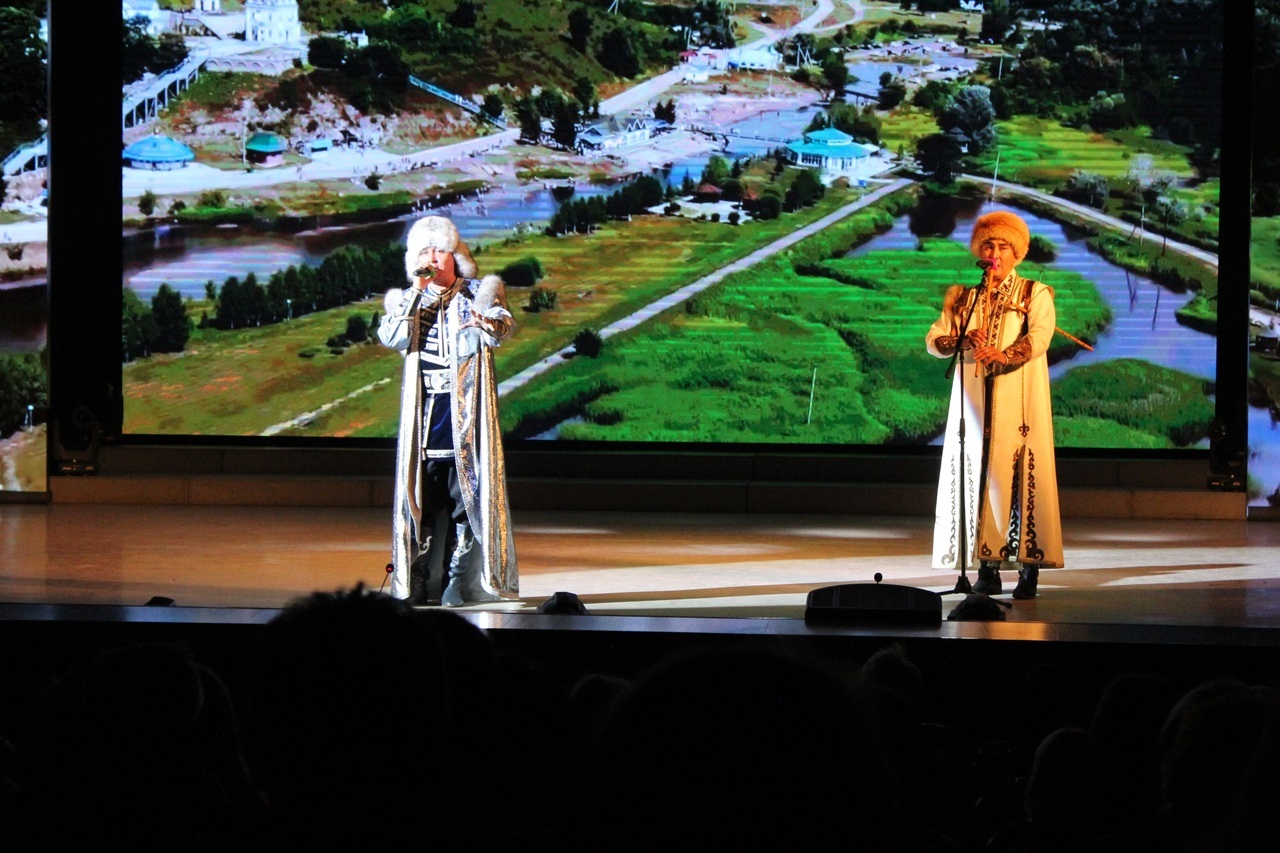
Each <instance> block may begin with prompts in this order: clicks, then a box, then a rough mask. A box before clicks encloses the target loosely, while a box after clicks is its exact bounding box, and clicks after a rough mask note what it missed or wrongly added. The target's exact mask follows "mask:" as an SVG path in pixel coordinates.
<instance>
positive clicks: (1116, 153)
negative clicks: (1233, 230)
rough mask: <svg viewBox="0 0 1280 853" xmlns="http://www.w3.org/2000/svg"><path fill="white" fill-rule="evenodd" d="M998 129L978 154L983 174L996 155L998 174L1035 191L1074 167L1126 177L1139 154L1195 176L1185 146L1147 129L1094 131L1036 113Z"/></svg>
mask: <svg viewBox="0 0 1280 853" xmlns="http://www.w3.org/2000/svg"><path fill="white" fill-rule="evenodd" d="M996 127H997V132H998V134H999V135H998V136H997V144H996V145H993V146H991V147H990V148H989V149H987V150H986V151H984V152H983V153H982V155H981V156H979V157H978V166H979V168H980V170H981V171H982V173H983V174H987V175H990V174H992V173H993V172H994V171H995V168H996V156H997V153H998V154H999V157H1000V177H1001V178H1004V179H1005V180H1008V181H1013V182H1016V183H1020V184H1026V185H1028V186H1033V187H1037V188H1039V189H1045V190H1053V189H1056V188H1058V187H1060V186H1062V184H1064V183H1065V182H1066V181H1067V179H1068V178H1070V177H1071V175H1072V174H1074V173H1075V172H1077V171H1083V172H1092V173H1094V174H1097V175H1102V176H1103V177H1105V178H1124V177H1125V176H1127V175H1128V174H1129V171H1130V167H1131V166H1132V162H1131V161H1132V159H1133V155H1134V154H1139V153H1142V154H1149V155H1151V157H1152V168H1153V169H1154V170H1158V171H1167V172H1173V173H1174V174H1177V175H1179V176H1181V177H1191V176H1192V175H1194V174H1195V170H1194V169H1193V168H1192V167H1191V164H1190V163H1188V162H1187V157H1186V154H1185V152H1184V149H1182V148H1180V147H1178V146H1176V145H1172V144H1170V143H1168V142H1163V141H1160V140H1156V139H1152V138H1151V137H1150V132H1149V131H1148V130H1147V129H1146V128H1140V129H1134V130H1128V131H1124V132H1121V133H1107V134H1102V133H1092V132H1089V131H1085V130H1080V129H1078V128H1074V127H1067V126H1066V125H1064V124H1062V123H1061V122H1058V121H1055V120H1053V119H1046V118H1039V117H1037V116H1016V117H1014V118H1012V119H1009V120H1007V121H998V122H996Z"/></svg>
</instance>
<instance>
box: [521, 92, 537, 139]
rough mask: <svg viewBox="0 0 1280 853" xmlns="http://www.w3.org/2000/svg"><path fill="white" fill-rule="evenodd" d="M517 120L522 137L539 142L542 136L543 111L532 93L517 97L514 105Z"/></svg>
mask: <svg viewBox="0 0 1280 853" xmlns="http://www.w3.org/2000/svg"><path fill="white" fill-rule="evenodd" d="M514 109H515V113H516V121H517V122H518V123H519V124H520V139H522V140H523V141H525V142H537V141H538V140H539V139H541V138H542V113H540V112H538V104H537V102H536V101H535V100H534V99H533V97H532V96H531V95H525V96H523V97H521V98H517V99H516V102H515V105H514Z"/></svg>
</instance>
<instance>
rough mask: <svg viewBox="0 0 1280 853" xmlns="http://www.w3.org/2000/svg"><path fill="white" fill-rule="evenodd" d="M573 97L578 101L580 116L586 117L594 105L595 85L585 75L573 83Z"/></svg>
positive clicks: (579, 76) (581, 75)
mask: <svg viewBox="0 0 1280 853" xmlns="http://www.w3.org/2000/svg"><path fill="white" fill-rule="evenodd" d="M573 97H574V98H575V99H576V100H577V101H578V105H579V107H580V108H581V110H582V114H583V115H584V116H585V115H588V114H589V113H590V112H591V110H592V108H594V107H595V105H596V84H595V83H592V82H591V78H590V77H588V76H587V75H585V74H579V75H578V77H577V79H575V80H574V81H573Z"/></svg>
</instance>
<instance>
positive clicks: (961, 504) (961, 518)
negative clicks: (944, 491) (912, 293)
mask: <svg viewBox="0 0 1280 853" xmlns="http://www.w3.org/2000/svg"><path fill="white" fill-rule="evenodd" d="M979 265H980V266H981V264H979ZM990 269H991V268H990V267H983V271H982V282H981V283H980V284H979V285H978V289H979V292H978V293H975V294H974V295H973V297H972V299H973V301H972V303H971V304H970V305H969V309H968V310H967V311H966V312H965V315H964V325H963V326H961V327H960V336H959V337H958V338H956V351H955V353H954V354H953V355H952V356H951V363H950V364H949V365H947V372H946V377H947V378H948V379H950V378H951V377H952V376H953V375H954V374H955V372H956V367H957V366H958V365H959V364H961V363H962V361H963V358H962V353H963V352H964V348H963V347H964V339H965V336H966V335H967V334H968V333H969V323H971V322H972V321H973V312H974V309H975V308H977V307H978V299H979V297H980V296H981V289H982V288H983V287H985V286H986V283H987V277H988V275H989V273H990ZM957 382H958V384H957V386H956V389H957V393H958V394H959V396H960V412H959V415H960V419H959V421H958V422H957V423H956V437H957V438H958V439H959V452H958V453H957V455H956V501H957V503H956V515H957V519H956V520H957V525H956V526H957V529H958V530H959V537H958V538H959V542H958V545H959V557H958V558H957V562H958V563H959V566H958V568H959V571H960V576H959V577H957V578H956V585H955V588H954V589H953V590H951V591H952V592H953V593H958V594H961V595H968V594H969V593H971V592H973V585H972V584H971V583H969V578H968V575H967V574H966V569H967V567H968V565H969V514H968V512H967V511H966V510H967V507H966V506H965V497H964V493H965V485H966V484H967V483H968V479H967V478H966V477H965V465H964V463H965V454H964V432H965V417H964V375H963V374H961V375H960V376H959V377H958V380H957Z"/></svg>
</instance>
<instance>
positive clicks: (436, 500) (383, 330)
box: [378, 216, 519, 607]
mask: <svg viewBox="0 0 1280 853" xmlns="http://www.w3.org/2000/svg"><path fill="white" fill-rule="evenodd" d="M407 244H408V246H407V249H406V251H405V272H406V273H407V274H408V276H409V281H410V286H409V287H408V288H405V289H404V290H399V289H393V290H390V291H388V293H387V295H386V299H385V300H384V306H385V308H386V313H385V315H384V316H383V318H382V321H381V322H380V323H379V325H378V339H379V340H380V341H381V342H382V343H383V345H385V346H388V347H390V348H392V349H395V350H399V351H400V352H402V353H403V354H404V356H405V362H404V376H403V380H402V386H401V395H400V434H399V441H398V443H397V446H396V481H395V515H394V522H393V529H394V530H393V538H392V561H391V562H392V567H393V572H392V576H391V594H392V595H394V596H395V597H397V598H407V599H409V600H410V602H412V603H414V604H426V603H428V594H427V581H428V571H429V566H430V565H431V564H432V563H433V562H441V563H442V564H443V566H444V568H445V569H446V570H447V571H448V585H447V586H446V587H445V588H444V591H443V593H442V595H441V603H442V604H444V605H445V606H450V607H456V606H458V605H462V604H468V603H473V602H480V601H495V600H498V599H500V598H514V597H515V596H516V595H517V594H518V591H519V581H518V575H517V571H516V554H515V541H514V539H513V538H512V531H511V510H510V506H509V504H508V501H507V483H506V473H505V468H504V462H503V454H502V435H501V433H500V431H499V427H498V394H497V386H496V383H495V382H494V371H493V348H494V347H496V346H498V345H499V344H500V343H501V342H502V341H504V340H505V339H506V338H507V337H508V336H510V334H511V332H512V330H513V329H514V327H515V323H514V321H513V319H512V316H511V312H510V311H509V310H508V309H507V304H506V294H505V290H504V288H503V284H502V280H501V279H500V278H498V277H497V276H493V275H491V276H486V277H485V278H484V279H483V280H481V281H477V280H476V279H475V275H476V264H475V261H474V260H473V259H472V257H471V253H470V251H468V249H467V247H466V244H464V243H463V242H462V240H461V239H460V238H459V236H458V229H457V228H456V227H454V224H453V223H452V222H450V221H449V220H448V219H446V218H445V217H443V216H428V217H424V218H422V219H420V220H418V221H417V222H415V223H414V224H413V227H411V228H410V229H409V235H408V238H407ZM442 512H443V513H447V514H448V522H447V524H446V526H445V535H444V537H443V539H444V541H438V540H440V539H441V538H442V537H440V536H437V535H435V527H436V516H437V514H438V513H442Z"/></svg>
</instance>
